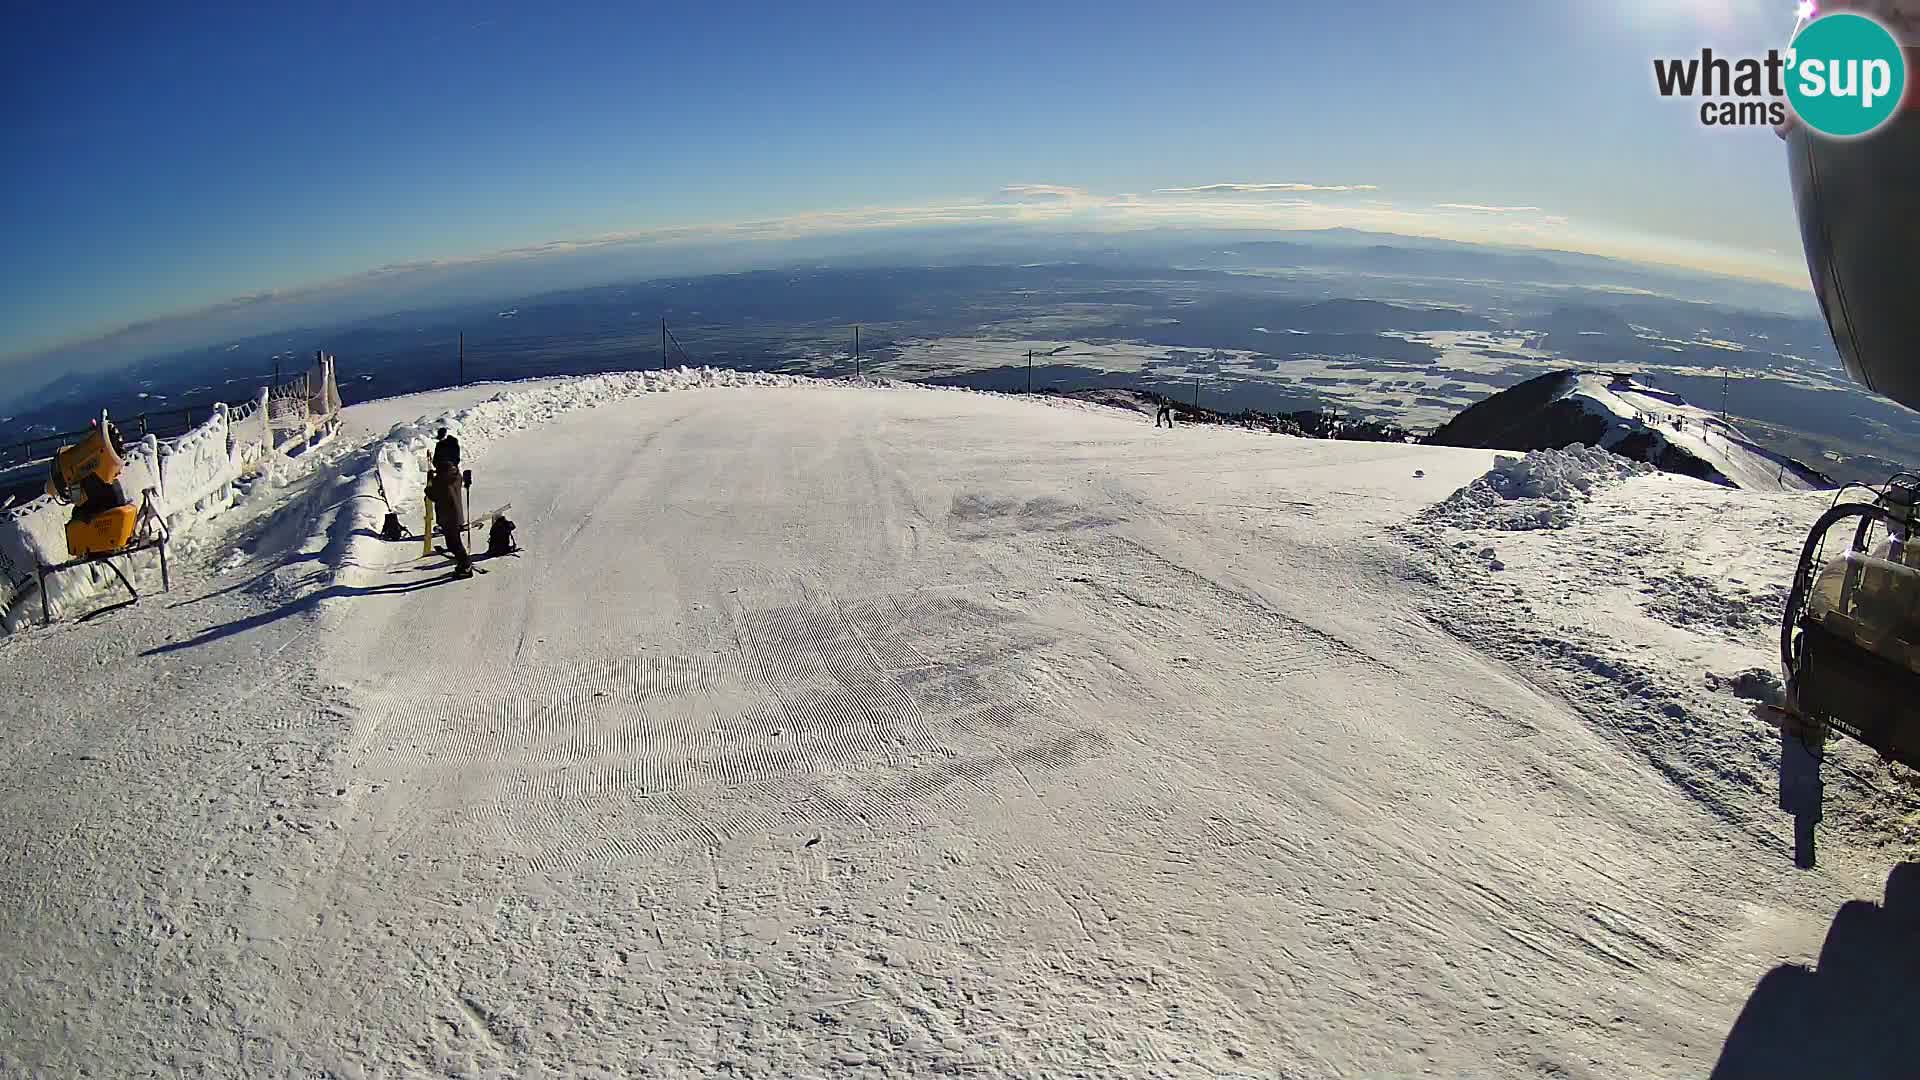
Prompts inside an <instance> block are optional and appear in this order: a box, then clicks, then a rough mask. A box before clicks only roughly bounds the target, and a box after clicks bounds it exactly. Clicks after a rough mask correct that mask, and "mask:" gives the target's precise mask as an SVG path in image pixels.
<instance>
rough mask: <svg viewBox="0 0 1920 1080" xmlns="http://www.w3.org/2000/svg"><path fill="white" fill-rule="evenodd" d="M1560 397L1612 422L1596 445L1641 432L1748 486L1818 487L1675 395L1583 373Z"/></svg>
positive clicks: (1766, 488) (1754, 488)
mask: <svg viewBox="0 0 1920 1080" xmlns="http://www.w3.org/2000/svg"><path fill="white" fill-rule="evenodd" d="M1563 396H1564V397H1565V398H1566V399H1567V400H1570V401H1573V402H1576V403H1577V404H1579V405H1581V406H1582V407H1584V408H1586V409H1587V410H1588V411H1589V412H1592V413H1595V414H1597V415H1599V416H1602V417H1605V418H1606V419H1608V420H1611V421H1614V422H1615V426H1614V428H1613V429H1612V430H1611V431H1610V432H1609V433H1608V438H1607V439H1606V440H1603V441H1602V443H1601V445H1602V446H1611V445H1614V444H1616V443H1618V442H1620V441H1622V440H1624V439H1626V438H1628V437H1630V436H1633V435H1644V436H1647V437H1650V438H1652V439H1654V440H1655V441H1656V442H1663V443H1666V444H1667V445H1670V446H1674V447H1677V448H1679V449H1681V450H1684V451H1686V452H1687V453H1689V454H1691V455H1693V456H1694V457H1696V458H1698V459H1699V460H1701V461H1703V462H1705V463H1706V464H1707V465H1709V466H1711V467H1712V468H1714V469H1716V470H1718V471H1719V473H1720V475H1721V476H1724V477H1726V478H1727V479H1728V480H1729V481H1731V482H1732V483H1733V484H1734V486H1736V487H1741V488H1745V489H1747V490H1749V491H1809V490H1812V489H1814V488H1815V487H1817V486H1819V485H1818V484H1817V483H1816V482H1815V481H1814V480H1813V479H1811V478H1809V477H1808V476H1806V475H1805V474H1804V473H1803V472H1802V471H1801V470H1800V468H1799V467H1798V466H1797V465H1795V464H1794V463H1793V462H1791V461H1789V460H1788V459H1787V458H1785V457H1782V456H1781V455H1779V454H1776V453H1774V452H1773V451H1771V450H1768V449H1766V448H1765V447H1763V446H1760V445H1759V444H1757V443H1755V442H1753V441H1752V440H1751V439H1749V438H1747V436H1746V435H1745V434H1743V433H1742V432H1741V431H1740V429H1738V428H1736V427H1734V426H1733V425H1731V424H1729V423H1727V422H1726V421H1724V420H1722V419H1720V415H1719V414H1718V413H1715V412H1712V411H1710V410H1707V409H1703V408H1701V407H1699V406H1697V405H1689V404H1687V402H1686V401H1685V400H1684V399H1682V398H1681V397H1680V396H1679V395H1678V394H1674V393H1671V392H1667V391H1662V390H1659V389H1656V388H1654V387H1650V386H1643V385H1641V384H1639V383H1636V382H1632V381H1631V380H1628V381H1625V382H1616V381H1615V380H1613V379H1611V378H1610V377H1608V376H1605V375H1596V374H1593V373H1590V372H1588V373H1582V374H1580V375H1578V376H1576V377H1575V379H1574V380H1573V381H1572V385H1570V386H1569V387H1568V389H1567V392H1566V394H1565V395H1563Z"/></svg>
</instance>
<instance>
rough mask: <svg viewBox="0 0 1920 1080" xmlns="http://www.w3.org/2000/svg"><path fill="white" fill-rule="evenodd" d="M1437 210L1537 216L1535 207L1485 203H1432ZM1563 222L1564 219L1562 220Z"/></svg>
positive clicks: (1537, 208) (1538, 210)
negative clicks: (1489, 204)
mask: <svg viewBox="0 0 1920 1080" xmlns="http://www.w3.org/2000/svg"><path fill="white" fill-rule="evenodd" d="M1433 205H1434V208H1435V209H1438V210H1465V211H1468V212H1470V213H1474V214H1537V213H1540V208H1539V207H1537V206H1488V205H1486V204H1485V203H1468V202H1443V203H1434V204H1433ZM1563 220H1564V219H1563Z"/></svg>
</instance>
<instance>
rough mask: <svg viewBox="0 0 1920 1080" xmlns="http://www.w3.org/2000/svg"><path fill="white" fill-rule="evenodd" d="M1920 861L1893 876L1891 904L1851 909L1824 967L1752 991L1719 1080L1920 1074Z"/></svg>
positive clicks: (1778, 971)
mask: <svg viewBox="0 0 1920 1080" xmlns="http://www.w3.org/2000/svg"><path fill="white" fill-rule="evenodd" d="M1917 1018H1920V863H1912V862H1907V863H1901V864H1900V865H1898V866H1896V867H1894V868H1893V873H1891V874H1890V875H1888V877H1887V892H1886V899H1885V902H1883V903H1880V904H1871V903H1868V902H1866V901H1864V900H1852V901H1848V902H1847V903H1846V904H1843V905H1842V906H1841V908H1840V910H1839V911H1838V912H1837V913H1836V914H1835V915H1834V917H1833V924H1832V926H1830V927H1829V928H1828V929H1827V940H1826V942H1825V943H1824V944H1822V945H1821V947H1820V962H1819V964H1818V966H1816V967H1815V968H1813V970H1811V971H1809V970H1808V969H1806V968H1804V967H1802V966H1800V965H1798V964H1785V965H1782V966H1780V967H1777V968H1774V969H1773V970H1772V971H1769V972H1768V973H1767V974H1766V975H1765V976H1763V977H1762V978H1761V979H1760V983H1759V985H1757V986H1755V987H1754V988H1753V996H1752V997H1750V998H1748V999H1747V1005H1746V1008H1744V1009H1742V1010H1741V1011H1740V1017H1739V1019H1737V1020H1735V1021H1734V1023H1733V1030H1732V1031H1730V1032H1728V1033H1727V1041H1726V1044H1725V1045H1724V1046H1722V1047H1721V1049H1720V1060H1719V1062H1718V1063H1716V1064H1715V1065H1714V1067H1713V1080H1765V1078H1772V1077H1779V1078H1781V1080H1813V1078H1815V1077H1819V1078H1821V1080H1828V1078H1831V1080H1879V1078H1882V1077H1886V1078H1894V1077H1911V1076H1915V1075H1920V1022H1917Z"/></svg>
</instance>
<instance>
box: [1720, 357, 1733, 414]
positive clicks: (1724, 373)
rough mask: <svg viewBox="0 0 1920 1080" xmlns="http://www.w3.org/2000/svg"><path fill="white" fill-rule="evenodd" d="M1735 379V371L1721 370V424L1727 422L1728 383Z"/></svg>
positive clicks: (1729, 369)
mask: <svg viewBox="0 0 1920 1080" xmlns="http://www.w3.org/2000/svg"><path fill="white" fill-rule="evenodd" d="M1732 378H1733V369H1731V368H1721V369H1720V422H1721V423H1723V424H1724V423H1726V422H1727V383H1728V381H1729V380H1731V379H1732Z"/></svg>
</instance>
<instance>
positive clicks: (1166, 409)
mask: <svg viewBox="0 0 1920 1080" xmlns="http://www.w3.org/2000/svg"><path fill="white" fill-rule="evenodd" d="M1162 420H1165V421H1166V422H1167V426H1168V427H1172V426H1173V405H1172V403H1170V402H1165V401H1163V402H1161V403H1160V411H1159V412H1157V413H1154V414H1153V426H1154V427H1159V426H1160V421H1162Z"/></svg>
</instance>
